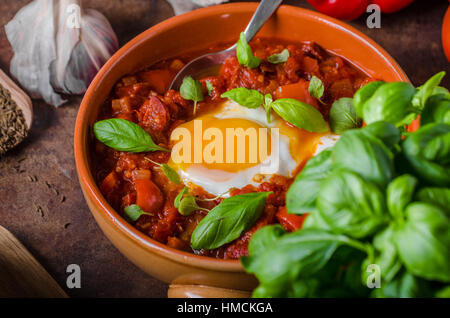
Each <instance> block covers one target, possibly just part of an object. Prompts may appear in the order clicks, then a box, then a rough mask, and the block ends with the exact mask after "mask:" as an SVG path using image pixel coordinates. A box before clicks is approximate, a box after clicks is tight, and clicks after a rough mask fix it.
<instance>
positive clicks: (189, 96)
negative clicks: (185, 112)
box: [180, 76, 204, 115]
mask: <svg viewBox="0 0 450 318" xmlns="http://www.w3.org/2000/svg"><path fill="white" fill-rule="evenodd" d="M180 95H181V97H183V98H184V99H186V100H192V101H193V102H194V115H195V112H196V110H197V103H198V102H201V101H203V99H204V97H203V87H202V83H200V81H197V80H195V79H193V78H192V77H191V76H187V77H185V78H184V79H183V83H181V86H180Z"/></svg>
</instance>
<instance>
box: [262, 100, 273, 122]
mask: <svg viewBox="0 0 450 318" xmlns="http://www.w3.org/2000/svg"><path fill="white" fill-rule="evenodd" d="M272 102H273V98H272V95H270V94H266V95H264V109H265V110H266V120H267V123H268V124H270V122H271V121H272V120H271V117H270V111H271V110H272Z"/></svg>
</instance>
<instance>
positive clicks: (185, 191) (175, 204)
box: [173, 187, 189, 209]
mask: <svg viewBox="0 0 450 318" xmlns="http://www.w3.org/2000/svg"><path fill="white" fill-rule="evenodd" d="M188 191H189V188H188V187H184V188H183V190H181V191H180V193H178V195H177V196H176V197H175V200H174V201H173V206H174V207H175V208H177V209H178V207H179V206H180V202H181V199H182V198H183V195H185V194H186V193H187V192H188Z"/></svg>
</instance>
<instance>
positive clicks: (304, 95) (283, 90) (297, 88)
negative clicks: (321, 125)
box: [274, 79, 319, 108]
mask: <svg viewBox="0 0 450 318" xmlns="http://www.w3.org/2000/svg"><path fill="white" fill-rule="evenodd" d="M308 87H309V82H308V81H305V80H304V79H300V81H299V82H298V83H295V84H288V85H283V86H280V87H279V88H278V89H277V90H276V91H275V94H274V95H275V98H276V99H279V98H293V99H297V100H299V101H301V102H304V103H307V104H310V105H313V106H314V107H315V108H319V105H318V103H317V100H316V99H315V98H314V97H312V96H311V95H309V92H308Z"/></svg>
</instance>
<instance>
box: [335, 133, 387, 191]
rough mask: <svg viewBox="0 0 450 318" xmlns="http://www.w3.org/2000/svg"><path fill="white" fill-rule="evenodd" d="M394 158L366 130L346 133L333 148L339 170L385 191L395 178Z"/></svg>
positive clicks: (380, 142) (378, 140)
mask: <svg viewBox="0 0 450 318" xmlns="http://www.w3.org/2000/svg"><path fill="white" fill-rule="evenodd" d="M393 159H394V156H393V154H392V152H391V151H390V150H389V149H388V148H387V147H386V146H385V145H384V143H383V142H382V141H381V140H380V139H378V138H375V137H373V136H372V135H370V134H368V133H367V132H366V131H364V129H354V130H349V131H346V132H345V133H344V134H343V135H342V137H341V138H340V139H339V140H338V142H337V143H336V145H335V146H334V147H333V153H332V160H333V163H334V164H335V166H336V167H337V168H344V169H347V170H350V171H353V172H356V173H357V174H359V175H360V176H361V177H363V178H364V179H366V180H368V181H371V182H373V183H375V184H376V185H378V186H379V187H380V188H381V189H384V188H385V187H386V186H387V185H388V183H389V182H390V181H391V180H392V178H393V176H394V160H393Z"/></svg>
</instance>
